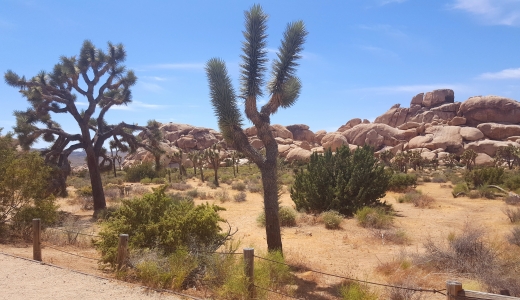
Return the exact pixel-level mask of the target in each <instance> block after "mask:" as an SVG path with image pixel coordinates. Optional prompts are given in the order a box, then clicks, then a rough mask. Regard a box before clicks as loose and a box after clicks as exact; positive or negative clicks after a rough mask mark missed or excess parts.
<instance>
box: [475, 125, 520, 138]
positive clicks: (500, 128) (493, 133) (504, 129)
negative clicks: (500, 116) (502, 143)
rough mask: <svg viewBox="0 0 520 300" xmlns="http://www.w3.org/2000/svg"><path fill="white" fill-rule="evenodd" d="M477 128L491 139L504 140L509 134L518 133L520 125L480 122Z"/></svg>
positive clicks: (519, 133)
mask: <svg viewBox="0 0 520 300" xmlns="http://www.w3.org/2000/svg"><path fill="white" fill-rule="evenodd" d="M477 128H478V129H479V130H480V131H482V133H483V134H484V135H485V136H486V137H488V138H490V139H492V140H506V139H507V138H509V137H510V136H515V135H520V125H504V124H498V123H481V124H479V125H478V126H477Z"/></svg>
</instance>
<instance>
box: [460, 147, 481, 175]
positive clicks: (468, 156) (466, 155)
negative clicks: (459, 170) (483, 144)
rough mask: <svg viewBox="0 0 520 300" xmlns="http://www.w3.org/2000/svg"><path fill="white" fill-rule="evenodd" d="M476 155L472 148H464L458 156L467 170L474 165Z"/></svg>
mask: <svg viewBox="0 0 520 300" xmlns="http://www.w3.org/2000/svg"><path fill="white" fill-rule="evenodd" d="M477 155H478V154H477V152H475V151H473V150H472V149H468V150H465V151H464V152H463V153H462V155H461V156H460V162H461V163H463V164H464V165H465V166H466V169H467V170H471V169H473V166H475V161H476V159H477Z"/></svg>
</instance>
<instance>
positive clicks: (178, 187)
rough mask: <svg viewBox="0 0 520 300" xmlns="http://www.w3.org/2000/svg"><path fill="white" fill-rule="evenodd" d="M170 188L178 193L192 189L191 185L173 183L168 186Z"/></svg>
mask: <svg viewBox="0 0 520 300" xmlns="http://www.w3.org/2000/svg"><path fill="white" fill-rule="evenodd" d="M170 188H172V189H174V190H178V191H185V190H189V189H191V188H193V187H192V186H191V185H189V184H187V183H184V182H175V183H172V184H170Z"/></svg>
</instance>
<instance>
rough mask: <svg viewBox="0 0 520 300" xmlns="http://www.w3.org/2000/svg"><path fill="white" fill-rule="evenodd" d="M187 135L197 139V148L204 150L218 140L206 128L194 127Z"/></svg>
mask: <svg viewBox="0 0 520 300" xmlns="http://www.w3.org/2000/svg"><path fill="white" fill-rule="evenodd" d="M189 135H191V136H193V138H194V139H195V140H196V141H197V149H199V150H204V149H206V148H209V147H211V146H212V145H213V144H216V143H217V142H218V141H219V140H218V139H217V138H216V137H215V136H214V135H213V134H212V133H211V132H210V131H209V129H207V128H194V129H192V130H191V131H190V132H189Z"/></svg>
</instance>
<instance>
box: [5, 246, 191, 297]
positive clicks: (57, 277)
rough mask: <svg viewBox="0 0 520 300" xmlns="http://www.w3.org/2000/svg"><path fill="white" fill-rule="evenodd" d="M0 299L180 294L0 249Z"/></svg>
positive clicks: (169, 295) (163, 295) (166, 295)
mask: <svg viewBox="0 0 520 300" xmlns="http://www.w3.org/2000/svg"><path fill="white" fill-rule="evenodd" d="M0 299H1V300H4V299H6V300H7V299H9V300H17V299H24V300H29V299H56V300H58V299H67V300H69V299H100V300H101V299H107V300H108V299H110V300H113V299H146V300H148V299H150V300H151V299H154V300H155V299H161V300H180V299H181V298H178V297H176V296H173V295H171V294H161V293H156V292H151V291H149V290H146V289H143V288H139V287H135V286H132V285H131V284H126V283H121V282H116V281H113V280H109V279H101V278H97V277H94V276H89V275H84V274H80V273H76V272H72V271H70V270H65V269H60V268H57V267H53V266H49V265H45V264H40V263H37V262H34V261H30V260H25V259H21V258H16V257H13V256H9V255H6V254H4V253H1V252H0Z"/></svg>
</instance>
